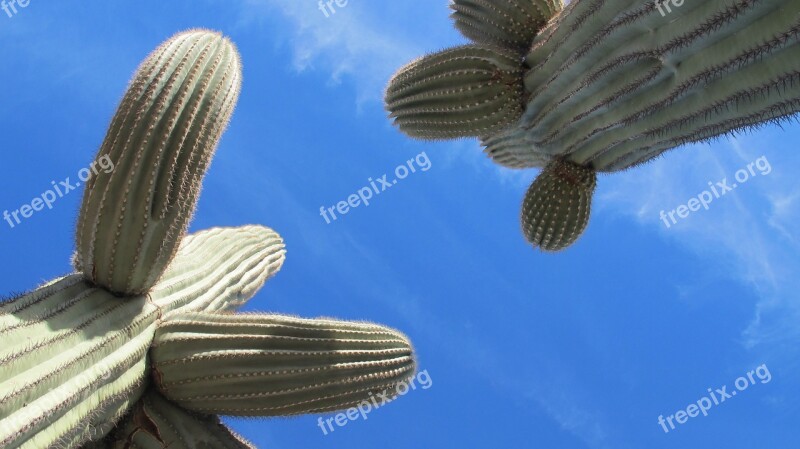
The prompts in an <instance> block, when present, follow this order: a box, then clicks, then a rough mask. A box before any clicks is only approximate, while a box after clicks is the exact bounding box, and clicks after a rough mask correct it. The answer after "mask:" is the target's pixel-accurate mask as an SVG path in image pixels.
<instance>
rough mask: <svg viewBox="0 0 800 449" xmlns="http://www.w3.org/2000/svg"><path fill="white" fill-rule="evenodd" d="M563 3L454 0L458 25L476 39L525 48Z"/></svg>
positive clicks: (463, 31)
mask: <svg viewBox="0 0 800 449" xmlns="http://www.w3.org/2000/svg"><path fill="white" fill-rule="evenodd" d="M561 7H562V5H561V2H560V1H553V0H454V1H453V2H452V3H451V4H450V8H451V9H452V10H453V13H452V18H453V21H454V22H455V26H456V28H457V29H458V30H459V31H461V33H462V34H463V35H464V36H466V37H468V38H470V39H472V40H473V41H475V42H480V43H484V44H489V45H494V46H498V47H503V48H508V49H510V50H517V49H525V48H526V47H528V46H529V45H530V42H531V40H532V39H533V38H534V37H535V36H536V33H537V32H538V31H539V29H541V28H542V27H543V26H544V25H545V24H546V23H547V21H548V20H550V18H551V17H553V15H555V14H556V13H557V12H558V11H559V10H560V9H561Z"/></svg>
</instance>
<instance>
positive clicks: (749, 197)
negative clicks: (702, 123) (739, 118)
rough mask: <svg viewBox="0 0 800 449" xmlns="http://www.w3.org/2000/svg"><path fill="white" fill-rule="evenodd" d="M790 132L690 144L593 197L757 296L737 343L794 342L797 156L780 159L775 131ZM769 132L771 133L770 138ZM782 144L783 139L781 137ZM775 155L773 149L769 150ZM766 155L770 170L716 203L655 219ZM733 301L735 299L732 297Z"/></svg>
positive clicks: (798, 314)
mask: <svg viewBox="0 0 800 449" xmlns="http://www.w3.org/2000/svg"><path fill="white" fill-rule="evenodd" d="M784 132H785V133H789V134H788V135H796V134H797V133H798V130H797V129H787V130H786V131H780V130H764V131H761V132H760V133H759V134H758V135H747V136H743V137H740V138H738V139H736V138H732V139H723V140H720V141H718V142H715V143H713V144H711V145H692V146H690V147H688V148H684V149H680V150H676V151H673V152H672V153H670V154H668V155H667V156H666V157H665V158H664V159H661V160H658V161H655V162H653V163H651V164H649V165H647V166H645V167H641V168H638V169H636V170H632V171H630V172H626V173H623V174H615V175H612V176H609V177H607V178H605V179H606V180H607V185H606V186H604V188H603V189H602V190H601V191H602V195H601V196H600V197H599V198H598V199H597V200H596V204H597V206H598V210H599V211H600V213H611V214H623V215H626V216H629V217H632V218H633V219H634V220H636V221H637V222H638V223H640V224H641V225H642V226H645V227H648V228H651V229H652V230H653V232H655V233H658V234H659V235H661V236H662V237H663V238H666V239H669V240H670V241H673V242H675V243H676V244H677V245H680V246H682V247H684V248H686V249H687V250H689V251H692V252H694V253H695V254H696V255H697V257H698V260H703V261H708V262H710V263H703V264H702V265H703V266H705V267H707V268H706V269H707V270H709V271H711V270H713V271H714V273H713V274H715V275H716V276H717V277H718V278H721V279H727V280H730V281H734V282H738V283H741V284H743V285H744V286H745V287H746V288H751V289H752V290H753V291H754V292H755V293H756V294H757V295H758V297H759V298H760V301H759V303H758V304H757V305H756V310H755V315H754V317H753V320H752V322H751V323H750V325H749V326H748V327H747V328H746V329H744V330H743V333H742V343H743V344H744V345H745V346H746V347H751V348H752V347H754V346H756V345H758V344H760V343H764V344H767V345H772V344H777V345H783V344H785V343H786V342H788V341H791V340H796V339H797V338H798V337H800V332H798V331H797V330H796V328H797V326H796V324H797V320H798V318H800V297H798V293H797V292H798V287H800V280H799V279H798V277H797V273H798V272H800V261H799V260H798V258H797V254H798V244H797V242H798V229H797V226H796V225H795V224H796V223H797V221H796V220H797V218H798V217H800V201H798V198H800V187H799V186H798V185H797V183H796V177H795V176H794V174H793V173H794V172H795V171H796V166H797V165H796V163H797V161H798V159H797V158H786V157H782V155H781V153H779V152H780V151H789V150H790V149H789V148H786V149H780V148H776V147H778V146H780V145H776V143H777V142H780V139H781V137H779V136H778V134H777V133H784ZM773 133H774V134H775V135H774V136H773V135H772V134H773ZM783 139H784V140H785V139H786V135H784V137H783ZM773 150H774V151H773ZM761 156H766V157H767V160H769V161H770V163H771V166H772V169H773V171H772V173H769V174H768V175H760V176H758V177H753V178H751V179H750V180H749V181H748V182H747V184H742V185H740V186H739V187H738V188H737V189H736V190H735V191H733V192H731V193H728V194H727V195H725V196H724V197H722V198H720V199H718V200H716V201H714V202H713V203H712V204H711V209H710V210H709V211H704V210H702V209H701V210H700V211H699V212H694V213H692V214H691V215H690V216H689V217H688V218H686V219H683V220H681V221H679V222H678V224H677V225H673V226H671V228H669V229H667V227H666V226H665V225H664V223H663V222H662V221H661V219H660V217H659V214H660V212H661V211H662V210H664V211H667V212H669V211H670V210H673V209H675V208H676V207H677V206H679V205H681V204H684V205H685V204H687V202H688V200H689V199H691V198H693V197H697V195H698V194H700V193H701V192H702V191H704V190H706V189H708V184H707V183H708V182H717V181H721V180H722V179H723V178H726V177H727V178H728V180H729V182H730V183H731V184H732V183H733V182H735V181H734V180H733V178H734V175H735V173H736V171H737V170H739V169H742V168H746V167H747V165H748V164H750V163H752V162H754V161H756V160H757V159H758V158H760V157H761ZM732 300H735V299H732Z"/></svg>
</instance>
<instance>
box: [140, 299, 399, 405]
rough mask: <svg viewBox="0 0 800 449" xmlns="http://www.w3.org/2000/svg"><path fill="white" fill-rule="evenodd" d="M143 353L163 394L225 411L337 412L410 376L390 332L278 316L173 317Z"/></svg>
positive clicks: (369, 326)
mask: <svg viewBox="0 0 800 449" xmlns="http://www.w3.org/2000/svg"><path fill="white" fill-rule="evenodd" d="M150 354H151V361H152V364H153V379H154V383H155V385H156V386H157V387H158V389H159V391H160V392H161V394H163V395H164V397H166V398H169V399H170V400H172V401H173V402H175V403H176V404H179V405H181V406H182V407H184V408H186V409H187V410H193V411H196V412H203V413H219V414H223V415H232V416H286V415H297V414H304V413H321V412H327V411H333V410H343V409H346V408H349V407H353V406H355V405H358V404H359V403H361V402H363V401H365V400H366V401H369V398H370V393H375V394H377V393H379V392H382V391H384V390H387V391H388V389H390V388H392V387H393V386H394V385H396V384H397V383H398V382H401V381H403V380H404V379H407V378H409V377H410V376H412V375H413V374H414V359H413V357H412V354H411V344H410V343H409V341H408V339H407V338H406V337H405V336H403V335H402V334H400V333H398V332H397V331H394V330H391V329H387V328H384V327H381V326H376V325H373V324H360V323H349V322H345V321H337V320H323V319H317V320H303V319H298V318H294V317H288V316H280V315H250V314H248V315H219V314H203V313H188V314H178V315H173V316H172V317H171V318H170V319H169V320H168V321H167V322H165V323H164V324H163V325H162V326H160V327H159V329H158V332H157V335H156V338H155V343H154V345H153V349H152V351H151V353H150ZM220 361H224V363H220ZM390 393H391V392H390Z"/></svg>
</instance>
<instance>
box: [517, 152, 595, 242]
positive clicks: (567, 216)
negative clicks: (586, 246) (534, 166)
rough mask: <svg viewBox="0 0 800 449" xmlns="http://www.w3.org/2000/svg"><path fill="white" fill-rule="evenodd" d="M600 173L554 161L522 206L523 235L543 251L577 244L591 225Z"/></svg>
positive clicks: (532, 188) (558, 160) (570, 163)
mask: <svg viewBox="0 0 800 449" xmlns="http://www.w3.org/2000/svg"><path fill="white" fill-rule="evenodd" d="M596 185H597V174H596V172H595V171H594V170H593V169H592V168H590V167H582V166H579V165H576V164H574V163H572V162H568V161H564V160H560V159H557V160H554V161H553V162H551V163H550V164H548V165H547V166H546V167H545V168H544V170H542V173H541V174H539V176H538V177H537V178H536V180H535V181H534V182H533V184H531V186H530V188H529V189H528V192H527V193H526V194H525V200H524V201H523V204H522V232H523V234H524V235H525V237H526V238H527V239H528V242H529V243H531V244H532V245H534V246H535V247H538V248H541V249H542V250H544V251H560V250H562V249H565V248H567V247H569V246H570V245H572V244H573V243H575V241H576V240H578V238H579V237H580V236H581V234H583V232H584V230H585V229H586V226H587V225H588V224H589V216H590V213H591V207H592V196H593V195H594V189H595V187H596Z"/></svg>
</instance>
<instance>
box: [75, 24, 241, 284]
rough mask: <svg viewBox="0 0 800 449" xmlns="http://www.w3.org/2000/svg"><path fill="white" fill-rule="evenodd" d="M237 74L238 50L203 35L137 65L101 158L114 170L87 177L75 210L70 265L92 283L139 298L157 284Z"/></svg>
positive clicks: (235, 89)
mask: <svg viewBox="0 0 800 449" xmlns="http://www.w3.org/2000/svg"><path fill="white" fill-rule="evenodd" d="M240 73H241V69H240V63H239V56H238V53H237V52H236V49H235V48H234V47H233V46H232V45H230V43H229V42H228V41H227V40H224V39H220V38H218V36H215V35H213V34H209V33H203V32H189V33H184V34H181V35H180V36H178V37H176V38H174V39H171V40H169V41H168V42H166V43H165V44H164V45H162V46H161V47H159V48H158V49H157V50H156V51H155V52H153V53H152V54H151V55H150V56H149V57H148V58H147V59H146V60H145V61H144V63H142V65H141V66H140V67H139V70H138V71H137V72H136V76H135V77H134V79H133V81H132V82H131V84H130V87H129V89H128V91H127V93H126V94H125V97H124V98H123V99H122V103H121V104H120V107H119V109H118V110H117V113H116V115H115V116H114V119H113V121H112V123H111V127H110V129H109V130H108V134H107V135H106V138H105V141H104V142H103V145H102V146H101V147H100V152H99V154H98V159H99V158H101V157H103V156H108V157H109V158H110V159H111V160H113V161H114V162H115V164H114V167H115V169H114V170H112V171H110V172H109V173H104V172H100V173H98V174H97V175H96V176H94V177H93V178H91V180H90V181H89V185H88V187H87V188H86V191H85V194H84V198H83V204H82V205H81V213H80V217H79V221H78V226H77V253H76V257H75V259H74V260H75V263H76V267H75V268H76V269H77V270H78V271H81V272H83V273H84V275H85V276H86V277H87V278H88V279H90V280H91V281H92V282H94V283H95V284H98V285H102V286H103V287H105V288H107V289H108V290H110V291H112V292H114V293H118V294H122V295H136V294H140V293H145V292H147V291H148V290H150V288H151V287H152V286H153V285H155V283H156V281H158V279H159V277H160V276H161V274H162V273H163V272H164V270H165V269H166V267H167V264H168V263H169V261H171V260H172V258H173V257H174V255H175V252H176V251H177V249H178V244H179V242H180V239H181V237H182V236H183V234H184V233H185V232H186V227H187V226H188V223H189V220H190V219H191V216H192V211H193V210H194V207H195V203H196V202H197V198H198V195H199V193H200V184H201V183H202V180H203V175H204V174H205V172H206V169H207V168H208V165H209V163H210V162H211V157H212V156H213V154H214V150H215V149H216V146H217V141H218V140H219V138H220V136H221V135H222V131H223V130H224V129H225V127H226V126H227V123H228V120H229V119H230V117H231V114H232V113H233V108H234V106H235V105H236V100H237V97H238V95H239V88H240V81H241V75H240ZM167 175H169V176H167Z"/></svg>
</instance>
